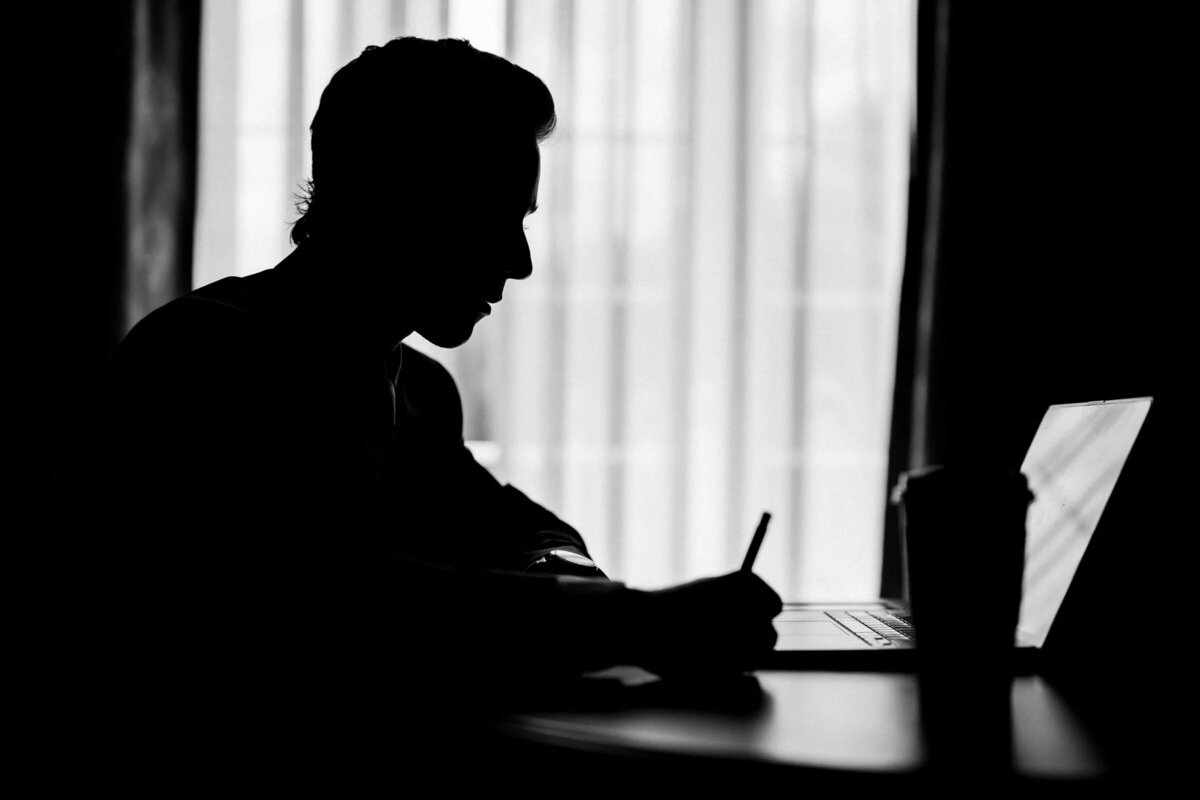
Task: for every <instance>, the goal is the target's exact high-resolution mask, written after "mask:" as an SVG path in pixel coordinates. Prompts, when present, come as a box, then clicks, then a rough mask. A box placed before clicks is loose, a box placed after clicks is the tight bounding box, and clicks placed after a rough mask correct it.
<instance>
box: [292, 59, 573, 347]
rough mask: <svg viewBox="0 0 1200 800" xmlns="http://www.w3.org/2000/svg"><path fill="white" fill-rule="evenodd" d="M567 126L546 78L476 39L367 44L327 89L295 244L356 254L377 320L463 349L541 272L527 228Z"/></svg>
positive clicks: (349, 256)
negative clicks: (555, 140)
mask: <svg viewBox="0 0 1200 800" xmlns="http://www.w3.org/2000/svg"><path fill="white" fill-rule="evenodd" d="M554 125H555V114H554V101H553V99H552V98H551V96H550V92H549V90H548V89H547V88H546V86H545V84H543V83H542V82H541V81H540V80H539V79H538V78H537V77H535V76H534V75H532V74H531V73H529V72H527V71H525V70H523V69H521V68H520V67H517V66H515V65H513V64H511V63H510V62H508V61H505V60H504V59H502V58H500V57H499V56H495V55H492V54H490V53H484V52H481V51H479V50H476V49H475V48H473V47H471V45H470V44H468V43H467V42H465V41H462V40H452V39H443V40H441V41H436V42H435V41H428V40H424V39H416V38H411V37H405V38H400V39H394V40H392V41H390V42H388V43H387V44H385V45H383V46H382V47H368V48H367V49H366V50H364V51H363V53H362V54H361V55H360V56H359V57H358V58H356V59H355V60H353V61H351V62H350V63H349V64H347V65H346V66H344V67H343V68H342V69H340V70H339V71H338V72H337V74H335V75H334V76H333V79H332V80H331V81H330V82H329V85H328V86H327V87H326V88H325V91H324V92H323V93H322V95H321V103H320V106H319V108H318V110H317V114H316V116H315V117H314V119H313V123H312V153H313V175H312V182H311V184H310V187H309V195H308V197H307V198H306V201H305V204H304V214H303V216H302V217H301V218H300V219H299V220H297V221H296V224H295V226H294V227H293V229H292V240H293V241H294V242H296V243H297V244H304V243H306V242H313V243H318V244H319V245H320V246H321V247H322V249H323V250H325V251H326V252H328V253H337V254H341V255H344V256H345V263H343V264H341V265H339V268H342V269H347V270H350V271H352V274H347V276H346V277H347V278H349V279H352V280H353V281H354V282H355V284H356V286H357V287H358V288H359V290H360V294H361V295H362V297H363V298H364V300H367V301H368V304H369V306H370V307H369V308H364V312H365V313H369V314H372V315H374V316H376V317H377V318H378V319H376V320H374V323H373V324H375V325H376V326H378V325H383V326H384V327H385V328H386V327H388V326H393V325H401V324H402V325H406V326H408V327H409V328H415V329H416V330H417V331H419V332H420V333H421V334H422V335H424V336H425V337H426V338H427V339H429V340H430V341H433V342H435V343H436V344H440V345H442V346H446V347H452V346H455V345H458V344H461V343H462V342H464V341H466V339H467V338H468V337H469V336H470V335H471V331H472V329H473V328H474V325H475V323H476V322H478V321H479V319H481V318H482V316H484V315H486V314H487V313H488V310H489V308H488V303H491V302H495V301H497V300H499V298H500V295H501V293H502V292H503V288H504V283H505V281H506V280H508V279H509V278H518V279H519V278H524V277H527V276H528V275H529V273H530V271H531V269H532V266H531V263H530V258H529V248H528V245H527V244H526V241H525V233H524V224H523V223H524V217H525V216H526V215H527V214H528V213H530V212H531V211H532V210H533V209H534V208H536V204H537V185H538V177H539V174H540V160H539V154H538V142H540V141H542V140H544V139H545V138H546V137H547V136H549V135H550V133H551V132H552V131H553V129H554ZM401 321H402V323H401ZM402 332H403V331H402Z"/></svg>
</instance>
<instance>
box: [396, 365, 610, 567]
mask: <svg viewBox="0 0 1200 800" xmlns="http://www.w3.org/2000/svg"><path fill="white" fill-rule="evenodd" d="M400 385H401V387H402V391H401V395H400V398H399V402H400V404H401V408H400V409H399V410H400V411H402V412H403V413H404V415H405V419H403V420H402V422H401V425H402V426H405V427H406V428H407V436H406V437H405V439H404V441H403V442H402V445H401V450H400V451H399V452H398V456H399V457H400V458H402V459H408V460H410V461H411V460H418V461H419V462H420V464H421V470H420V472H422V473H424V474H422V475H414V474H413V471H412V470H410V471H409V473H408V474H407V475H406V476H405V479H406V480H407V481H408V482H409V484H410V485H412V484H415V483H418V482H420V481H421V480H422V478H423V477H426V475H428V473H430V472H431V471H433V470H440V473H441V474H440V475H439V476H438V477H437V480H438V481H439V485H432V484H429V485H427V488H426V489H425V490H424V493H425V494H426V496H430V495H439V494H442V495H444V498H443V499H442V500H441V502H442V503H443V505H444V507H445V508H446V509H447V520H448V524H449V528H450V530H443V531H441V532H440V535H444V536H451V537H455V538H456V539H457V540H458V541H459V542H460V544H461V545H462V548H463V550H464V551H467V550H478V551H480V552H484V553H486V559H487V563H488V564H489V565H490V566H494V567H496V568H499V569H506V570H515V571H523V570H526V569H530V568H532V569H533V571H539V572H547V573H558V574H574V575H580V576H592V577H603V576H604V574H603V572H601V571H600V570H599V568H598V567H591V568H588V567H587V566H586V564H587V563H588V562H590V554H589V553H588V549H587V545H586V543H585V542H584V539H583V536H581V535H580V533H579V532H578V531H577V530H575V528H573V527H572V526H571V525H569V524H567V523H566V522H564V521H563V520H561V519H559V518H558V516H556V515H555V514H553V513H552V512H550V511H549V510H548V509H546V508H544V507H543V506H541V505H539V504H538V503H536V502H534V501H533V500H531V499H530V498H529V497H527V496H526V495H525V494H524V493H523V492H521V491H520V490H519V489H517V488H516V487H513V486H510V485H501V484H500V483H499V482H498V481H497V480H496V479H495V477H494V476H493V475H492V474H491V473H490V472H489V471H488V470H487V469H486V468H484V467H483V466H481V465H480V464H479V463H478V462H477V461H476V460H475V458H474V456H473V455H472V454H471V452H470V451H469V450H468V449H467V447H466V446H465V444H464V442H463V413H462V400H461V398H460V396H459V393H458V388H457V387H456V386H455V383H454V380H453V378H452V377H451V376H450V374H449V372H447V371H446V370H445V368H444V367H442V366H441V365H440V364H438V363H437V362H436V361H434V360H433V359H431V358H429V357H428V356H425V355H423V354H422V353H420V352H418V351H416V350H413V349H411V348H408V347H405V350H404V355H403V368H402V370H401V381H400ZM405 447H407V448H408V451H407V452H405V450H404V448H405ZM430 477H432V476H430ZM401 491H403V488H402V489H401ZM555 551H562V552H561V553H555ZM574 556H578V558H575V557H574Z"/></svg>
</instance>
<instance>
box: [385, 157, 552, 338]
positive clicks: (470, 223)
mask: <svg viewBox="0 0 1200 800" xmlns="http://www.w3.org/2000/svg"><path fill="white" fill-rule="evenodd" d="M540 167H541V159H540V155H539V151H538V146H537V142H536V141H535V140H534V139H533V138H532V137H529V139H528V141H526V142H524V143H521V144H513V145H511V146H507V147H503V148H500V149H498V150H497V151H496V152H495V154H494V155H493V156H491V157H490V159H489V163H486V164H481V165H479V166H478V167H477V168H473V169H469V170H455V173H456V175H457V176H459V177H455V178H453V179H452V181H451V185H450V186H449V187H445V188H448V189H449V191H439V192H438V193H437V195H438V196H439V197H440V198H442V199H441V201H440V202H439V203H438V204H437V207H435V208H432V209H430V211H431V212H432V213H431V215H430V216H429V217H426V218H425V224H424V225H422V227H421V229H420V230H418V231H416V232H415V236H416V237H417V238H418V239H419V241H420V242H421V244H420V247H419V250H420V257H421V262H422V263H421V264H420V265H418V266H417V270H416V273H415V274H412V275H410V278H411V281H410V283H409V285H408V286H407V287H404V288H401V289H400V291H407V292H410V293H411V295H412V297H413V299H414V300H415V301H416V302H415V304H414V305H413V306H412V308H411V311H412V314H413V322H414V323H415V327H416V330H417V332H418V333H420V334H421V335H422V336H424V337H425V338H426V339H428V340H429V341H431V342H433V343H434V344H436V345H438V346H440V347H456V346H458V345H460V344H462V343H464V342H466V341H467V339H469V338H470V336H471V333H472V332H473V331H474V328H475V325H477V324H478V323H479V322H480V321H481V320H483V319H484V318H485V317H487V316H489V315H490V314H491V313H492V310H493V307H494V306H495V305H496V304H497V303H499V302H500V301H501V300H502V299H503V297H504V293H505V289H506V285H507V282H508V281H510V280H523V279H524V278H527V277H529V275H530V274H531V273H532V271H533V265H532V262H531V257H530V251H529V244H528V241H527V239H526V235H525V224H526V218H527V217H528V215H529V214H531V213H533V212H534V211H535V210H536V209H537V193H538V185H539V180H540V171H541V170H540Z"/></svg>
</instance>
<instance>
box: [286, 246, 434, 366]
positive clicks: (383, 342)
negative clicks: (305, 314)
mask: <svg viewBox="0 0 1200 800" xmlns="http://www.w3.org/2000/svg"><path fill="white" fill-rule="evenodd" d="M356 251H357V248H354V247H340V246H337V245H336V244H332V243H328V244H327V243H321V242H317V241H313V240H310V241H306V242H304V243H302V244H300V245H298V246H297V247H296V248H295V249H294V250H292V252H291V253H289V254H288V255H287V256H286V257H285V258H284V259H283V261H281V262H279V264H278V265H277V269H279V270H280V271H281V272H282V273H284V274H286V275H287V276H288V277H289V279H290V280H291V281H292V282H293V285H294V286H296V287H297V289H298V291H299V293H300V294H301V295H303V296H304V297H305V298H306V299H309V300H310V301H311V302H312V303H313V304H314V305H316V306H319V307H320V309H321V312H320V313H322V314H324V315H325V317H326V319H325V323H326V324H328V325H330V326H333V327H336V328H337V330H338V332H339V333H341V334H346V335H347V336H348V337H349V338H352V339H356V340H362V341H365V342H369V346H371V347H372V348H377V349H379V350H381V351H383V352H385V353H391V352H393V351H395V350H398V349H399V348H400V344H401V342H402V341H403V340H404V339H405V338H406V337H408V336H409V335H410V334H411V333H412V332H413V330H414V328H413V326H412V325H411V324H409V322H408V318H409V314H408V313H407V311H406V310H405V309H404V308H403V306H402V305H401V303H400V302H398V301H399V298H395V297H392V296H390V295H389V294H388V293H386V292H384V291H381V290H380V289H379V287H378V286H377V285H376V284H374V283H373V282H372V281H371V280H370V277H369V272H368V270H367V268H366V266H367V263H368V261H369V259H368V258H367V257H366V256H364V255H363V254H361V253H359V252H356Z"/></svg>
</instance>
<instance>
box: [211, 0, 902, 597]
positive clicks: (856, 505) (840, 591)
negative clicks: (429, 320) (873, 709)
mask: <svg viewBox="0 0 1200 800" xmlns="http://www.w3.org/2000/svg"><path fill="white" fill-rule="evenodd" d="M914 13H915V12H914V8H913V4H912V2H895V0H854V1H853V2H846V1H839V2H794V1H793V0H744V1H742V2H737V1H734V0H698V1H692V0H639V1H637V2H634V0H616V1H614V0H561V1H559V0H509V1H508V2H504V1H503V0H449V2H447V0H440V1H439V0H408V1H407V2H403V1H401V2H381V1H380V0H358V1H357V2H332V0H255V2H253V3H250V2H242V3H237V2H235V1H234V0H209V2H208V3H207V4H206V6H205V17H204V19H205V31H204V42H203V48H204V50H203V73H202V108H201V115H202V136H201V152H200V159H201V195H200V218H199V230H198V236H197V267H196V283H197V285H202V284H204V283H208V282H210V281H212V280H215V279H217V278H219V277H222V276H224V275H228V274H248V273H251V272H255V271H258V270H261V269H265V268H267V267H270V266H272V265H274V264H275V263H276V262H277V261H278V260H279V259H280V258H282V257H283V256H284V255H285V254H286V252H287V250H288V247H289V245H288V242H287V233H288V228H287V225H286V223H287V222H288V221H290V220H292V219H294V218H295V212H294V209H293V205H292V204H293V202H294V197H293V195H294V193H295V192H296V190H297V188H298V187H299V185H300V182H301V181H302V180H303V178H304V177H305V176H306V175H307V174H308V166H309V165H308V149H307V148H308V142H307V126H308V123H309V122H310V121H311V119H312V114H313V112H314V111H315V109H316V103H317V99H318V97H319V95H320V91H321V89H322V88H323V87H324V85H325V83H326V82H327V81H328V79H329V77H330V76H331V75H332V73H333V72H334V70H335V69H336V68H337V67H338V66H340V65H341V64H342V63H344V62H345V61H347V60H349V59H350V58H352V57H353V56H354V55H356V54H357V53H358V52H359V51H361V49H362V48H363V47H364V46H366V45H367V44H371V43H382V42H383V41H385V40H387V39H388V38H391V37H393V36H397V35H404V34H413V35H420V36H426V37H434V38H436V37H441V36H455V37H462V38H467V39H470V40H471V42H472V43H473V44H475V45H476V46H477V47H480V48H481V49H485V50H490V51H492V52H496V53H500V54H502V55H505V56H506V57H508V58H510V59H511V60H513V61H515V62H516V63H518V64H520V65H522V66H524V67H526V68H527V69H529V70H530V71H532V72H534V73H535V74H537V75H539V76H540V77H541V78H542V79H543V80H544V81H545V82H546V83H547V85H548V86H549V87H550V89H551V91H552V92H553V93H554V96H555V98H556V102H557V104H558V110H559V119H560V124H559V132H558V133H557V134H556V135H555V136H554V137H553V138H552V139H551V140H550V141H549V142H548V143H547V144H546V145H545V146H544V147H543V150H542V154H543V172H542V184H541V193H540V205H541V208H542V210H541V211H539V212H538V214H536V215H534V216H533V217H530V230H529V234H528V235H529V240H530V245H531V248H532V250H533V254H534V274H533V277H531V278H530V279H529V280H527V281H525V282H524V283H518V284H512V285H510V287H509V290H508V292H506V297H505V301H504V303H503V304H501V305H500V306H499V307H498V308H497V313H496V314H494V315H493V316H492V317H491V318H489V319H487V320H485V321H484V323H482V324H481V326H480V327H479V328H477V332H476V335H475V337H474V338H473V339H472V340H471V342H469V343H468V344H467V345H466V346H464V347H462V348H460V349H458V350H454V351H445V350H438V349H437V348H434V347H432V346H431V345H428V344H427V343H424V342H419V341H417V342H414V344H415V345H416V346H418V347H421V348H422V349H425V350H426V351H428V352H431V353H433V354H434V355H435V356H436V357H438V358H439V359H440V360H442V362H443V363H445V364H446V365H447V366H448V367H449V368H450V369H451V370H452V372H454V374H455V375H456V377H457V379H458V381H459V384H460V388H461V389H462V392H463V395H464V402H465V406H466V412H467V431H466V433H467V436H468V438H469V439H472V440H475V444H474V446H475V448H476V452H477V453H478V454H479V457H480V458H481V459H483V460H485V461H487V462H488V463H490V464H491V466H492V468H493V470H494V471H495V472H496V473H497V474H498V476H499V477H501V479H503V480H506V481H510V482H512V483H514V484H515V485H517V486H519V487H521V488H522V489H523V490H525V491H526V492H527V493H529V494H530V495H532V496H534V497H535V498H537V499H539V500H540V501H542V502H543V503H544V504H546V505H547V506H549V507H551V508H552V509H554V510H555V511H557V512H558V513H560V514H561V515H562V516H563V517H564V518H566V519H568V520H570V521H571V522H573V523H574V524H575V525H576V526H577V527H579V528H580V530H582V531H583V532H584V534H585V536H586V537H587V539H588V541H589V544H590V546H591V548H592V550H593V552H594V555H595V556H596V557H597V559H598V560H599V561H600V562H601V563H602V564H603V565H604V566H605V568H606V569H607V570H608V571H609V572H610V574H612V575H614V577H618V578H621V579H624V580H627V581H629V582H631V583H633V584H635V585H638V586H655V585H662V584H665V583H668V582H673V581H677V580H682V579H687V578H691V577H696V576H699V575H703V574H711V573H716V572H723V571H727V570H729V569H732V568H734V567H736V566H737V565H738V564H739V563H740V560H741V556H742V552H743V550H744V548H745V546H746V544H747V541H748V539H749V536H750V533H751V531H752V529H753V527H754V524H755V522H756V521H757V518H758V515H759V512H760V511H762V510H764V509H767V510H770V511H771V512H772V513H773V514H774V517H775V518H774V521H773V522H772V530H771V533H770V535H769V536H768V537H767V540H766V543H765V545H764V547H763V550H762V552H761V554H760V556H759V561H758V565H759V566H758V571H759V572H760V574H762V575H763V576H764V577H765V578H766V579H767V580H769V581H770V582H771V583H772V584H773V585H774V586H776V587H777V588H778V589H779V591H780V593H781V594H783V595H784V596H785V598H786V599H822V600H836V599H849V598H853V599H861V598H862V597H865V596H870V595H873V594H874V593H875V592H877V591H878V581H879V570H880V560H881V546H882V524H883V518H884V509H885V505H884V502H885V495H886V488H887V487H886V486H885V485H884V482H885V469H886V448H887V435H888V428H887V425H888V419H889V411H890V398H891V389H892V370H893V361H894V353H895V323H896V312H897V306H898V296H899V295H898V288H899V277H900V268H901V257H902V250H903V247H902V245H903V233H904V219H905V200H906V186H907V178H908V143H909V134H910V126H911V104H912V93H913V83H914V74H913V73H914V45H915V42H914V38H915V34H914V27H913V22H914Z"/></svg>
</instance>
